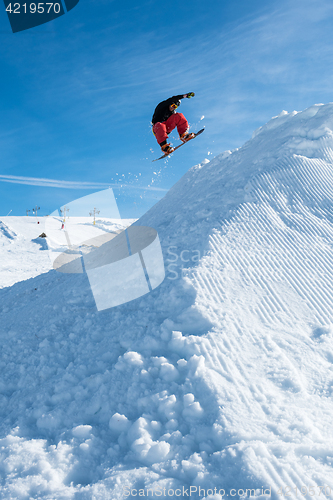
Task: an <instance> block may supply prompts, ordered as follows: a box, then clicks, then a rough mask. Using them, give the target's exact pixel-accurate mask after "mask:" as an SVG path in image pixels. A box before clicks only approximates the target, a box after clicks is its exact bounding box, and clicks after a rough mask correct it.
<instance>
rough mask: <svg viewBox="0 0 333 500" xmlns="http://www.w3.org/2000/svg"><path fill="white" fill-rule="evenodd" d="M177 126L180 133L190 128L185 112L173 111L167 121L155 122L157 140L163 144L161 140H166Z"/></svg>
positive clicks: (154, 128)
mask: <svg viewBox="0 0 333 500" xmlns="http://www.w3.org/2000/svg"><path fill="white" fill-rule="evenodd" d="M176 127H177V131H178V134H179V135H182V134H184V132H186V131H187V130H188V121H187V120H186V118H185V116H184V115H183V113H173V114H172V115H171V116H169V118H168V119H167V120H166V121H165V122H157V123H155V125H154V126H153V132H154V134H155V137H156V139H157V142H158V143H159V144H161V142H163V141H166V140H167V138H168V134H170V132H171V131H172V130H173V129H174V128H176Z"/></svg>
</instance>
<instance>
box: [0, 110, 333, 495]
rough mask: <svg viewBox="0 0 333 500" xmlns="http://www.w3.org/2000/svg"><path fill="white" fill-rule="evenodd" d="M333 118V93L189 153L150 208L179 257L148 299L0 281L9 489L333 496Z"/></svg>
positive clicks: (2, 465) (2, 456)
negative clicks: (109, 301) (201, 156)
mask: <svg viewBox="0 0 333 500" xmlns="http://www.w3.org/2000/svg"><path fill="white" fill-rule="evenodd" d="M332 131H333V104H327V105H316V106H312V107H311V108H309V109H308V110H305V111H303V112H300V113H296V112H293V113H290V114H288V113H286V112H283V113H281V115H279V116H278V117H276V118H274V119H272V120H271V121H270V122H269V123H268V124H267V125H265V126H264V127H262V128H261V129H260V130H258V131H256V132H255V133H254V136H253V138H252V139H251V140H250V141H248V142H247V143H246V144H245V145H244V146H243V147H242V148H240V149H238V150H235V151H233V152H230V151H229V152H227V153H222V154H221V155H219V156H218V157H216V158H215V159H214V160H212V161H211V162H207V161H204V162H202V163H200V164H198V165H196V166H195V167H193V168H192V169H190V170H189V172H188V173H187V174H186V175H185V176H184V177H183V178H182V179H181V180H180V181H179V182H178V183H177V184H176V185H175V186H174V187H173V188H172V189H171V190H170V191H169V192H168V194H167V195H166V196H165V198H163V199H162V200H161V201H160V202H159V203H158V204H157V205H156V206H155V207H153V208H152V209H151V210H150V211H149V212H148V213H147V214H146V215H145V216H144V217H142V218H141V219H140V220H139V221H138V222H137V224H138V225H146V226H151V227H154V228H155V229H156V230H157V231H158V234H159V237H160V241H161V245H162V247H163V252H164V259H165V268H166V279H165V280H164V282H163V283H162V285H161V286H160V287H159V288H158V289H156V290H154V291H153V292H152V293H150V294H148V295H146V296H145V297H141V298H140V299H137V300H135V301H133V302H130V303H127V304H123V305H121V306H119V307H115V308H113V309H110V310H106V311H103V312H101V313H97V311H96V309H95V305H94V301H93V298H92V295H91V292H90V289H89V285H88V280H87V279H86V277H85V276H84V275H60V274H57V273H56V272H55V271H50V272H48V273H47V274H44V275H40V276H36V277H34V278H31V279H28V280H27V281H25V282H19V283H16V284H13V286H11V287H10V288H7V289H4V290H0V296H1V302H0V303H1V306H0V311H1V331H0V338H1V342H2V348H1V350H2V361H1V363H2V365H1V366H2V373H1V379H0V400H1V403H2V404H1V406H0V411H1V417H0V418H1V420H0V423H1V427H0V428H1V436H0V438H1V452H0V473H1V476H2V478H3V479H2V487H1V492H0V497H1V495H2V498H18V499H24V498H49V499H51V498H52V499H54V498H78V499H80V498H82V499H85V498H96V499H112V500H113V499H121V498H134V497H137V496H143V497H145V496H151V497H154V496H156V497H158V496H163V497H168V496H169V497H170V496H172V492H173V496H179V497H183V498H187V497H188V496H189V494H191V497H192V498H195V499H199V498H206V499H214V500H216V499H221V498H223V497H224V496H229V497H230V496H233V497H234V498H246V497H254V498H257V499H264V498H267V497H269V496H272V498H280V496H279V494H281V492H282V494H283V495H285V496H287V495H288V494H289V492H290V491H291V492H292V495H294V496H293V498H296V497H297V495H296V493H294V492H295V491H296V488H297V491H298V492H300V491H302V494H305V493H307V494H309V495H310V496H312V497H313V498H316V499H317V498H320V494H322V493H321V492H322V491H323V490H322V488H324V491H325V495H329V492H330V491H331V490H330V489H333V479H332V463H333V436H332V430H331V428H332V414H333V403H332V394H333V310H332V309H333V305H332V291H331V284H332V278H333V276H332V263H333V262H332V261H333V251H332V241H333V220H332V216H333V210H332V206H333V188H332V185H333V184H332V181H333V178H332V177H333V174H332V172H333V132H332ZM4 223H5V224H6V225H7V222H6V221H4ZM8 225H9V222H8ZM11 227H12V226H11ZM3 237H5V236H3ZM7 240H8V241H9V240H10V237H7ZM9 247H10V244H8V245H7V246H3V248H2V251H3V252H4V255H7V253H6V252H7V249H8V248H9ZM38 252H39V250H38V251H37V249H36V248H35V253H38ZM24 255H25V254H24ZM24 258H25V257H24ZM24 258H23V257H22V253H21V255H20V259H21V261H24ZM16 269H17V273H16V274H17V275H19V269H20V268H19V267H16ZM16 280H17V281H19V279H18V278H16ZM281 488H282V490H281ZM302 488H303V489H302ZM304 488H306V489H307V491H306V492H305V489H304ZM310 488H311V489H310Z"/></svg>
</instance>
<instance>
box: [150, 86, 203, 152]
mask: <svg viewBox="0 0 333 500" xmlns="http://www.w3.org/2000/svg"><path fill="white" fill-rule="evenodd" d="M194 95H195V94H194V92H189V93H188V94H182V95H175V96H173V97H170V98H169V99H166V100H165V101H162V102H160V103H159V104H158V105H157V106H156V109H155V111H154V115H153V118H152V120H151V121H152V125H153V133H154V135H155V137H156V139H157V142H158V144H159V145H160V146H161V148H162V151H163V153H165V154H170V153H172V152H173V151H174V148H173V147H171V146H170V144H168V143H167V139H168V134H170V132H171V131H172V130H173V129H174V128H176V127H177V131H178V134H179V137H180V140H181V141H183V142H187V141H189V140H190V139H193V137H194V134H193V133H189V132H188V131H189V125H188V121H187V120H186V118H185V116H184V115H183V113H176V109H177V108H178V107H179V106H180V101H181V99H184V98H185V97H186V98H188V99H189V98H190V97H194Z"/></svg>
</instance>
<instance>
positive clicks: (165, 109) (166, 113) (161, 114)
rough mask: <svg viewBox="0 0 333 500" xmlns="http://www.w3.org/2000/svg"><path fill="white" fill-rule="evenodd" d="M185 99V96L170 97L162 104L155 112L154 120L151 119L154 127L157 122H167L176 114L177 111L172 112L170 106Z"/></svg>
mask: <svg viewBox="0 0 333 500" xmlns="http://www.w3.org/2000/svg"><path fill="white" fill-rule="evenodd" d="M183 98H184V94H182V95H174V96H173V97H170V98H169V99H167V100H166V101H162V102H160V103H159V104H158V105H157V106H156V109H155V111H154V114H153V118H152V119H151V122H152V124H153V125H155V123H157V122H165V121H166V120H167V119H168V118H169V117H170V116H171V115H172V114H173V113H175V110H172V111H170V109H169V106H170V104H173V103H176V102H177V101H180V99H183Z"/></svg>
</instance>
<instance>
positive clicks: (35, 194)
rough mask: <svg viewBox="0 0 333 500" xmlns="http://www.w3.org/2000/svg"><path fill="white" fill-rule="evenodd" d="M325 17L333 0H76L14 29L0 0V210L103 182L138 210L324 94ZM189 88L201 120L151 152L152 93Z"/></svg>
mask: <svg viewBox="0 0 333 500" xmlns="http://www.w3.org/2000/svg"><path fill="white" fill-rule="evenodd" d="M0 7H1V6H0ZM332 21H333V4H332V2H331V1H329V0H311V1H310V0H302V1H299V0H293V1H292V2H291V1H283V0H282V1H275V0H268V1H263V0H260V1H259V0H257V1H252V2H249V1H248V0H237V2H235V0H212V1H206V2H203V1H202V0H200V1H199V0H192V1H191V2H179V1H177V2H176V1H174V0H171V1H169V2H167V3H162V2H157V1H155V0H147V1H138V0H136V1H132V0H130V1H127V2H123V1H122V2H119V1H115V0H98V1H97V0H94V1H92V0H80V2H79V4H78V5H77V6H76V7H75V8H74V9H73V10H72V11H70V12H69V13H67V14H66V15H64V16H62V17H60V18H58V19H56V20H54V21H52V22H50V23H47V24H44V25H42V26H39V27H36V28H33V29H30V30H27V31H23V32H20V33H15V34H13V33H12V32H11V29H10V25H9V21H8V19H7V16H6V12H5V9H4V8H2V9H1V8H0V23H1V25H0V37H1V42H2V43H1V51H0V67H1V79H0V90H1V95H0V99H1V114H0V151H1V160H0V215H7V214H8V212H9V211H10V210H12V212H11V215H24V214H25V211H26V209H32V207H34V206H35V205H36V204H38V205H39V206H40V207H41V214H42V215H46V214H49V213H51V212H53V211H54V210H55V209H56V208H57V207H59V206H61V205H63V204H65V203H67V202H69V201H71V200H74V199H76V198H79V197H81V196H85V195H87V194H89V193H92V192H94V191H96V190H98V189H105V188H106V187H108V186H111V187H113V189H114V193H115V196H116V198H117V202H118V206H119V210H120V213H121V216H122V217H138V216H140V215H142V214H143V213H144V212H145V211H146V210H147V209H148V208H149V207H151V206H152V205H153V204H155V203H156V202H157V201H158V200H159V199H160V198H161V197H162V196H163V195H164V194H165V192H166V191H167V190H168V189H169V188H170V187H171V186H172V185H173V184H175V183H176V182H177V180H178V179H179V178H180V177H181V176H182V175H183V174H184V173H185V172H186V171H187V170H188V169H189V168H190V167H191V166H193V165H195V164H197V163H200V162H201V161H203V160H204V159H205V158H208V159H212V158H213V157H214V156H216V155H217V154H219V153H221V152H223V151H224V150H227V149H234V148H236V147H240V146H242V144H243V143H244V142H245V141H246V140H248V139H249V138H250V137H251V134H252V132H253V131H254V130H255V129H256V128H257V127H259V126H261V125H263V124H264V123H266V122H267V121H268V120H269V119H270V118H271V117H272V116H276V115H278V114H279V113H280V112H281V111H282V110H287V111H293V110H298V111H300V110H303V109H305V108H306V107H308V106H311V105H312V104H315V103H319V102H322V103H326V102H330V101H332V100H333V99H332V92H333V64H332V56H333V31H332ZM190 91H193V92H195V93H196V96H195V97H194V98H193V99H188V100H187V99H185V100H184V101H182V105H181V108H180V111H182V112H183V113H184V114H185V115H186V117H187V118H188V120H189V122H190V125H191V127H192V130H194V131H195V130H198V129H199V128H201V127H202V126H205V127H206V130H205V133H204V134H203V135H201V136H200V137H198V139H196V140H195V141H193V142H192V143H189V144H188V145H186V146H184V147H183V148H181V149H180V150H179V151H177V153H175V154H174V155H173V156H172V157H170V158H169V159H168V160H167V161H160V162H155V163H152V160H153V159H154V158H156V157H157V156H159V155H160V149H159V147H158V145H157V143H156V140H155V138H154V136H153V134H152V132H151V127H150V120H151V116H152V113H153V111H154V108H155V106H156V105H157V104H158V102H160V101H161V100H163V99H166V98H168V97H170V96H172V95H174V94H178V93H183V92H190ZM203 117H204V118H203ZM172 142H173V144H177V143H178V139H177V137H176V135H173V136H172ZM87 188H88V189H87Z"/></svg>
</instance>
